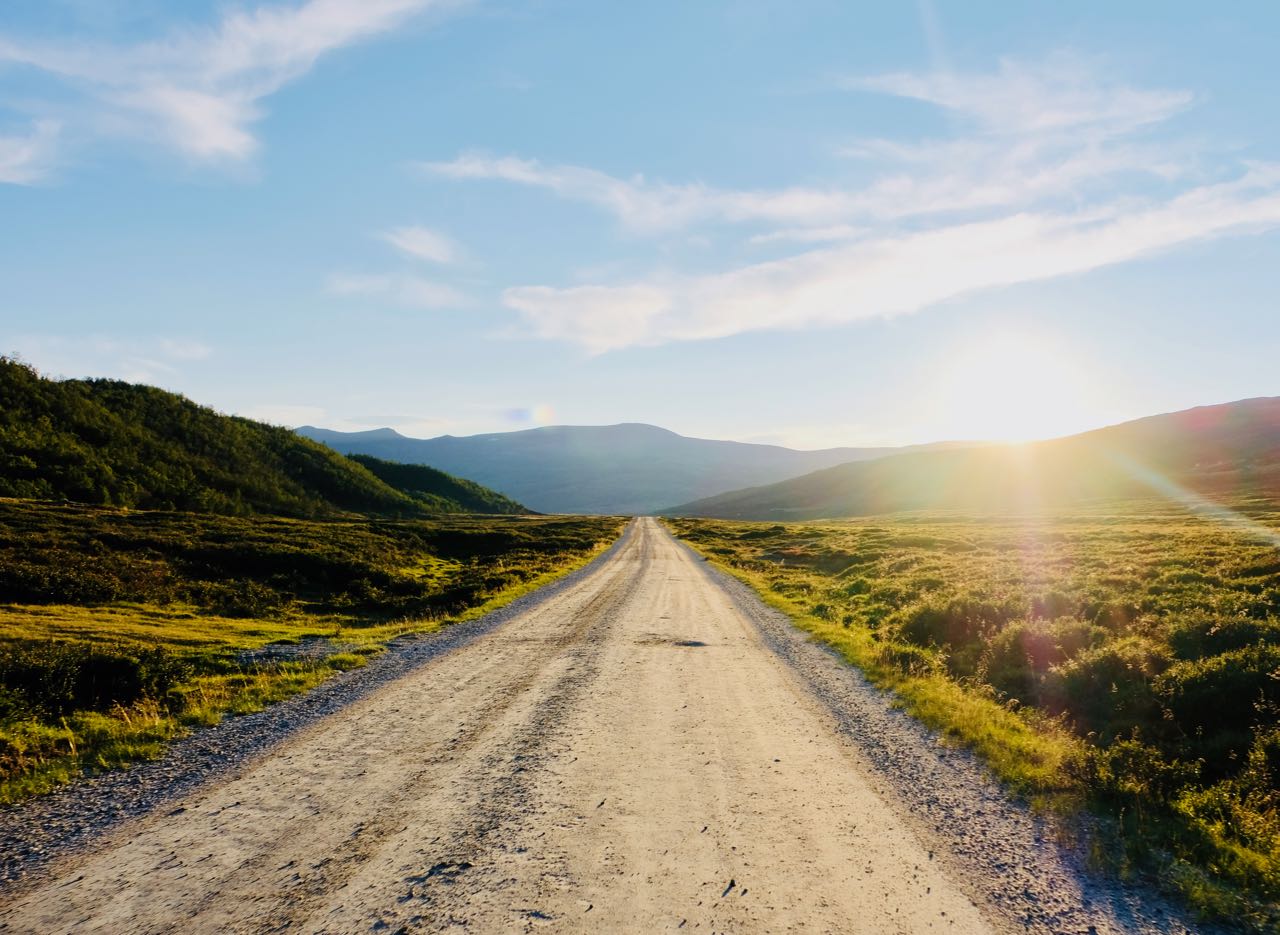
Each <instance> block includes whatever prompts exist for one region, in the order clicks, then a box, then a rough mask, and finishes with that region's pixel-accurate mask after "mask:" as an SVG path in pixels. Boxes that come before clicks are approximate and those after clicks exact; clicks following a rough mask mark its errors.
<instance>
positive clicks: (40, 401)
mask: <svg viewBox="0 0 1280 935" xmlns="http://www.w3.org/2000/svg"><path fill="white" fill-rule="evenodd" d="M464 484H465V482H464ZM445 489H446V487H444V486H439V487H437V488H428V489H427V492H428V493H430V494H431V496H429V497H426V498H424V497H420V496H415V495H414V494H413V493H410V492H406V491H405V490H401V489H396V485H394V484H388V483H387V482H386V481H384V480H382V479H380V478H379V477H377V476H375V475H374V474H373V473H372V472H371V471H370V470H369V469H368V468H367V467H366V466H365V465H362V464H359V463H356V462H355V461H352V460H351V459H349V458H346V457H343V456H342V455H340V454H338V453H337V452H335V451H333V450H332V449H331V448H328V447H326V446H324V445H321V444H319V443H317V442H313V441H310V440H309V439H305V438H301V437H299V436H298V435H296V434H294V433H293V432H291V431H289V430H288V429H285V428H280V427H277V426H271V425H266V424H264V423H261V422H254V421H252V420H250V419H243V418H240V417H237V416H227V415H222V414H221V413H218V412H215V411H214V410H212V409H209V408H207V407H204V406H199V405H197V404H196V403H193V402H191V401H190V400H188V399H186V398H184V397H182V396H179V395H177V394H174V393H169V392H166V391H164V390H160V389H157V388H155V387H150V386H141V385H137V384H132V383H125V382H122V381H118V380H51V379H48V378H46V377H43V376H41V375H40V374H39V373H38V372H36V371H35V370H34V369H33V368H32V367H30V366H28V365H26V364H24V363H22V362H20V361H16V360H12V359H9V358H4V357H0V496H5V497H22V498H32V499H41V500H72V501H77V502H81V503H94V504H113V505H117V506H127V507H136V508H141V509H171V510H191V511H196V512H210V513H226V514H249V513H275V514H281V515H288V516H320V515H326V514H334V513H344V512H354V513H379V514H396V515H416V514H424V513H439V512H458V513H465V512H474V511H475V510H474V509H473V508H472V507H471V506H464V505H463V504H461V503H459V502H456V501H454V500H453V499H452V498H450V497H449V496H448V495H447V494H446V493H444V490H445ZM478 489H479V490H480V491H483V494H484V495H487V496H488V497H491V498H494V499H496V500H497V501H500V502H502V503H505V504H506V505H507V506H506V508H504V509H503V510H501V512H511V511H512V510H511V509H510V507H511V506H514V504H511V503H510V501H506V500H505V498H501V497H500V495H498V494H494V493H492V492H491V491H484V490H483V488H478ZM467 497H468V501H469V502H473V503H474V502H478V501H481V500H484V499H485V497H484V496H482V495H480V494H477V493H475V492H474V491H470V490H468V491H467ZM486 512H488V510H486Z"/></svg>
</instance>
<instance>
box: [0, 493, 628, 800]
mask: <svg viewBox="0 0 1280 935" xmlns="http://www.w3.org/2000/svg"><path fill="white" fill-rule="evenodd" d="M621 526H622V521H621V520H618V519H609V518H600V519H595V518H589V519H587V518H584V519H573V518H528V517H511V518H501V519H484V520H473V519H468V518H458V519H450V520H441V521H406V522H386V521H364V522H362V523H360V522H357V523H353V522H350V521H345V522H339V523H326V522H319V521H317V522H306V521H296V520H295V521H280V520H277V519H273V518H264V519H262V520H261V521H255V520H252V519H232V518H226V517H192V516H190V515H189V514H139V513H129V514H126V513H123V512H116V511H104V510H94V509H85V508H75V507H67V506H57V507H54V506H46V505H40V504H25V503H21V502H13V501H10V502H8V503H6V504H0V588H3V586H4V583H5V581H4V579H5V577H6V576H7V577H8V578H9V579H12V580H14V581H16V588H12V587H11V588H9V589H8V590H9V591H10V592H12V591H13V590H16V589H25V591H26V592H27V593H31V592H35V593H36V594H40V593H48V592H54V591H56V592H57V593H60V594H75V593H77V592H78V591H86V590H89V591H90V593H119V594H121V595H122V597H124V598H125V599H120V600H114V601H108V602H84V603H76V602H68V601H65V600H64V601H62V602H60V603H54V602H47V603H46V602H40V603H34V602H30V601H28V602H26V603H14V604H9V605H0V657H2V656H3V655H4V653H6V652H8V651H10V650H11V649H19V648H22V647H40V646H55V645H61V646H67V647H71V648H74V647H83V648H84V651H85V652H89V651H91V650H93V649H95V648H96V650H97V651H98V652H100V653H103V654H106V655H107V656H108V657H110V656H111V655H112V654H119V653H125V654H126V655H127V654H128V653H130V652H133V651H134V649H131V647H133V648H150V649H156V650H162V651H164V652H166V653H168V654H169V658H171V659H173V660H175V661H176V662H178V663H180V664H181V665H182V666H185V667H187V668H186V670H185V671H188V672H189V673H190V676H189V677H188V678H186V679H185V680H183V681H181V682H180V683H179V684H177V685H175V686H174V687H172V688H171V689H169V690H168V693H167V695H166V696H165V697H163V698H152V697H143V698H139V699H137V700H136V701H130V702H128V703H124V704H115V705H112V706H110V707H109V708H108V709H104V710H71V711H68V712H66V713H62V714H50V713H49V712H48V711H43V712H42V711H40V710H37V709H34V708H31V707H30V706H25V707H24V701H23V698H24V696H23V695H22V694H21V692H20V691H19V692H18V693H17V694H15V693H14V692H13V691H12V688H13V686H8V685H5V684H3V681H2V680H0V803H7V802H12V801H16V800H19V799H22V798H24V797H26V796H29V795H32V794H36V793H40V792H45V791H48V790H50V789H53V788H55V787H57V786H58V785H60V784H62V783H65V782H67V781H68V780H70V779H72V778H74V777H75V776H77V775H79V774H81V773H82V772H84V771H86V770H88V771H94V770H100V769H107V768H113V767H117V766H121V765H125V764H127V763H130V762H135V761H137V760H140V759H148V758H152V757H155V756H159V755H160V754H162V753H163V752H164V750H165V748H166V745H167V744H168V743H169V742H170V741H172V740H173V739H175V738H177V737H180V736H183V735H185V734H187V733H189V732H190V731H191V730H194V729H197V728H199V727H203V726H210V725H213V724H216V723H218V722H219V721H220V720H222V719H223V718H224V717H232V716H239V715H244V714H249V713H252V712H256V711H260V710H262V709H263V708H265V707H267V706H268V705H271V704H274V703H276V702H278V701H281V700H283V699H285V698H288V697H291V696H293V695H296V694H299V693H301V692H305V691H308V690H310V689H311V688H314V687H315V686H316V685H318V684H320V683H321V682H323V681H324V680H326V679H328V678H330V677H331V676H333V675H335V674H336V673H339V672H342V671H346V670H349V669H351V668H355V667H359V666H362V665H365V664H366V662H367V661H368V659H369V658H371V657H372V656H374V655H377V654H378V653H380V652H382V651H384V649H385V648H386V646H387V644H388V643H389V642H390V641H392V640H394V639H396V638H399V637H403V636H407V635H412V634H429V633H432V632H435V631H438V630H440V629H441V628H442V627H445V626H449V625H451V624H454V623H458V622H461V621H464V620H471V619H474V618H476V617H479V616H481V615H483V614H486V613H489V612H491V611H493V610H496V609H498V608H500V607H502V606H505V605H506V604H508V603H510V602H511V601H513V600H515V599H517V598H518V597H520V596H522V595H525V594H528V593H530V592H532V591H534V590H537V589H538V588H539V587H542V586H543V585H545V584H548V583H550V582H552V581H554V580H556V579H557V578H560V577H562V576H563V575H565V574H567V573H569V572H571V571H573V570H575V569H577V568H580V567H582V566H583V565H585V564H586V563H588V562H589V561H591V560H592V559H593V558H594V557H595V556H596V555H598V554H599V553H600V552H601V551H603V550H604V549H605V548H607V547H608V545H609V544H610V543H611V542H612V541H613V539H614V538H615V537H616V535H617V534H618V532H619V531H620V530H621ZM86 540H91V541H92V542H93V545H92V546H89V547H87V546H86ZM107 542H110V543H111V545H110V546H106V545H105V543H107ZM294 563H297V567H298V568H299V569H310V570H309V571H307V572H305V573H303V572H298V573H291V572H289V571H288V569H289V568H290V566H291V565H292V564H294ZM68 566H70V573H68ZM46 580H47V581H48V582H50V583H49V585H48V586H47V588H46V591H45V592H41V591H40V588H41V587H45V586H44V585H42V584H41V582H44V581H46ZM33 582H34V583H33ZM132 594H137V595H139V597H141V598H142V599H133V600H130V599H128V598H129V596H131V595H132ZM228 595H229V598H228ZM201 597H208V600H207V601H205V602H203V603H202V602H201V601H200V600H198V598H201ZM228 606H230V607H233V608H235V610H236V613H235V614H228V613H225V612H219V610H218V608H220V607H221V608H225V607H228ZM255 606H260V607H261V608H262V610H261V612H257V613H254V612H252V611H251V608H253V607H255ZM334 608H341V609H340V610H339V609H334ZM2 661H3V660H2V659H0V662H2Z"/></svg>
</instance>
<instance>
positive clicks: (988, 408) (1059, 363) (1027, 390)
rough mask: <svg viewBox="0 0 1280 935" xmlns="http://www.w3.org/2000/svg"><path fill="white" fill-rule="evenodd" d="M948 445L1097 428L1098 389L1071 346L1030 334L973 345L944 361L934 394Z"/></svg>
mask: <svg viewBox="0 0 1280 935" xmlns="http://www.w3.org/2000/svg"><path fill="white" fill-rule="evenodd" d="M932 396H933V399H932V402H933V405H934V409H935V416H936V418H937V420H938V423H939V424H941V425H945V426H947V427H948V429H949V430H950V434H951V437H956V438H960V437H963V438H967V439H985V440H990V441H1006V442H1022V441H1031V440H1034V439H1040V438H1052V437H1054V436H1057V435H1065V434H1070V433H1072V432H1076V431H1080V430H1082V429H1085V428H1089V427H1092V426H1094V425H1096V424H1098V423H1097V421H1096V420H1097V411H1098V408H1099V407H1098V405H1097V399H1098V385H1097V381H1095V380H1094V379H1092V378H1091V377H1090V374H1089V373H1088V372H1087V369H1086V367H1085V366H1084V365H1083V364H1082V363H1081V361H1080V360H1079V359H1078V357H1077V356H1076V355H1075V353H1074V352H1073V351H1072V349H1071V347H1070V346H1069V344H1067V343H1066V342H1064V341H1061V340H1057V339H1053V338H1049V337H1046V336H1042V335H1035V334H1032V333H1027V332H1009V331H1002V332H996V333H992V334H986V335H983V336H980V337H976V338H973V339H971V340H969V341H966V342H963V343H961V344H959V345H957V346H956V347H954V348H953V349H952V350H951V351H950V352H949V353H948V354H947V355H946V356H945V358H944V362H943V364H942V366H941V367H940V369H939V371H938V374H937V379H936V382H935V386H934V388H933V393H932Z"/></svg>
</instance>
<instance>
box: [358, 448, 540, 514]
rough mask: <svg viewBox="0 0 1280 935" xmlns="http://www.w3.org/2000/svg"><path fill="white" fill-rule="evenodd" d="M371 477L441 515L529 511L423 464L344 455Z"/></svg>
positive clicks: (495, 493)
mask: <svg viewBox="0 0 1280 935" xmlns="http://www.w3.org/2000/svg"><path fill="white" fill-rule="evenodd" d="M347 457H348V458H350V459H351V460H352V461H354V462H355V463H356V464H359V465H361V466H362V467H364V468H365V469H366V470H368V471H369V473H370V474H372V475H373V476H374V477H376V478H378V479H379V480H381V481H383V482H384V483H386V484H389V485H390V486H392V487H394V488H395V489H396V490H399V491H401V492H402V493H406V494H408V495H409V496H411V497H413V498H415V499H416V500H419V501H421V502H422V503H424V504H427V505H429V506H432V507H434V508H435V509H436V510H437V511H438V512H441V513H492V514H499V513H502V514H520V513H528V512H529V511H528V510H527V509H525V508H524V506H522V505H521V504H519V503H516V501H514V500H512V499H510V498H509V497H504V496H503V495H502V494H500V493H498V492H497V491H494V490H490V489H489V488H488V487H483V486H481V485H480V484H477V483H475V482H474V481H469V480H466V479H465V478H461V477H454V476H453V475H452V474H446V473H445V472H444V471H437V470H436V469H435V468H433V467H428V466H427V465H425V464H399V463H397V462H395V461H383V460H382V459H381V458H374V457H372V456H371V455H347Z"/></svg>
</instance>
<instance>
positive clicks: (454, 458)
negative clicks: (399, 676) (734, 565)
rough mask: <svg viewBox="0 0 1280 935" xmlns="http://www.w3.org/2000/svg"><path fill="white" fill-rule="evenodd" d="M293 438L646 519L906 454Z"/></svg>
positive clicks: (546, 509) (546, 429)
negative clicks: (720, 496)
mask: <svg viewBox="0 0 1280 935" xmlns="http://www.w3.org/2000/svg"><path fill="white" fill-rule="evenodd" d="M295 431H296V432H298V433H299V434H300V435H303V436H304V437H307V438H311V439H313V440H316V441H320V442H323V443H324V444H327V445H330V446H331V447H333V448H334V449H335V450H337V451H342V452H344V453H352V454H354V453H359V454H367V455H372V456H373V457H377V458H385V459H388V460H392V461H399V462H403V463H421V464H430V465H432V466H433V467H436V468H438V469H441V470H445V471H448V472H450V473H453V474H458V475H461V476H464V477H468V478H470V479H472V480H475V481H477V482H479V483H481V484H484V485H485V486H486V487H490V488H492V489H494V490H497V491H499V492H501V493H503V494H505V495H507V496H509V497H511V498H513V499H515V500H518V501H520V502H521V503H523V504H525V505H526V506H528V507H529V508H530V509H533V510H537V511H538V512H542V513H605V514H648V513H652V512H654V511H656V510H658V509H661V508H662V507H665V506H669V505H670V504H671V503H673V502H680V500H681V499H695V498H696V497H684V498H682V497H681V495H680V494H681V493H682V492H695V493H696V494H698V495H701V496H706V495H711V494H716V493H720V492H722V491H725V490H730V489H734V488H735V487H743V486H748V485H751V484H756V483H769V482H773V481H777V480H783V479H786V478H788V477H795V476H799V475H801V474H805V473H808V472H809V471H812V470H815V469H818V468H822V467H830V466H834V465H836V464H843V463H846V462H849V461H855V460H859V459H864V458H874V457H880V456H882V455H884V454H887V453H891V452H897V451H901V450H904V449H899V448H889V447H874V448H873V447H867V448H828V449H820V450H816V451H800V450H797V449H793V448H786V447H783V446H781V445H764V444H758V443H752V442H735V441H725V440H718V439H702V438H691V437H689V436H685V435H680V434H679V433H677V432H673V431H671V430H670V429H666V428H663V427H661V426H656V425H650V424H649V423H644V422H619V423H614V424H611V425H603V426H575V425H560V426H543V427H538V428H531V429H521V430H518V431H513V432H490V433H485V434H480V435H467V436H455V435H440V436H436V437H435V438H429V439H415V438H409V437H407V436H404V435H400V434H399V433H395V435H396V437H395V438H392V437H391V436H389V435H387V434H385V432H386V431H387V430H382V429H374V430H372V431H371V432H369V431H366V432H340V431H337V430H334V429H322V428H318V427H316V426H299V427H298V428H297V429H295ZM389 431H392V432H394V430H389ZM373 433H382V434H377V435H374V434H373ZM940 444H942V445H948V444H956V443H940ZM915 447H916V446H913V447H912V448H909V449H905V450H915ZM919 447H932V446H919Z"/></svg>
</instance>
